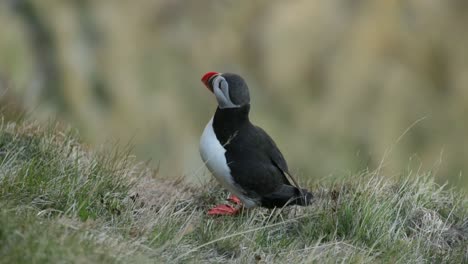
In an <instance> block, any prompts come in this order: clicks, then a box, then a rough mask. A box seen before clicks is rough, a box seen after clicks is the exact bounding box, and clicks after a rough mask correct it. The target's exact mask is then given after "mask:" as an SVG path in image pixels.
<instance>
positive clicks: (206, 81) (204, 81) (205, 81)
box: [201, 72, 219, 91]
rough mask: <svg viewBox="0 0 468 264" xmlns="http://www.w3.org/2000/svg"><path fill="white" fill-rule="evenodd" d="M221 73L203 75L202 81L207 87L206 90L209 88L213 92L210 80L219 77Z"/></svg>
mask: <svg viewBox="0 0 468 264" xmlns="http://www.w3.org/2000/svg"><path fill="white" fill-rule="evenodd" d="M218 74H219V73H218V72H207V73H205V74H204V75H203V77H202V78H201V81H202V83H203V84H204V85H205V86H206V88H208V89H209V90H210V91H213V90H212V89H211V87H210V85H209V83H208V82H209V81H210V79H211V78H212V77H213V76H215V75H218Z"/></svg>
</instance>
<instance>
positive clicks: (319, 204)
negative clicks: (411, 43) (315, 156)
mask: <svg viewBox="0 0 468 264" xmlns="http://www.w3.org/2000/svg"><path fill="white" fill-rule="evenodd" d="M61 131H63V130H62V129H60V128H59V127H50V128H48V129H43V128H40V127H38V126H35V125H29V124H13V123H10V124H3V125H2V126H1V127H0V245H1V246H0V262H1V263H57V262H65V263H66V262H72V263H116V262H117V263H119V262H120V263H154V262H161V263H162V262H164V263H166V262H175V263H194V262H200V263H207V262H213V263H226V262H232V263H252V262H254V263H255V262H265V263H271V262H278V263H284V262H286V261H288V262H289V263H301V262H304V263H337V262H339V263H341V262H345V263H362V262H369V263H421V262H429V263H462V262H467V261H468V253H467V252H468V248H467V244H468V203H467V199H466V195H465V194H462V193H460V192H459V191H456V190H453V189H447V188H445V187H442V186H439V185H438V184H436V183H435V182H434V179H433V177H432V176H431V174H430V173H420V172H418V173H415V174H414V175H411V176H402V177H399V178H396V177H394V178H386V177H384V176H383V175H381V174H380V172H379V171H373V172H366V173H362V174H361V175H353V176H351V177H347V178H345V179H342V180H333V181H332V180H330V181H327V180H324V181H322V182H320V184H317V183H315V184H308V185H309V186H308V187H309V188H311V189H312V190H313V192H314V194H315V198H314V203H313V205H312V206H310V207H307V208H299V207H298V208H286V209H282V210H280V209H276V210H266V209H253V210H249V211H244V212H243V213H242V214H241V215H239V216H236V217H210V216H207V215H206V214H205V212H206V210H207V209H208V208H209V207H210V206H212V205H214V204H215V203H217V202H223V200H224V197H226V193H224V192H223V191H221V190H220V188H219V187H218V186H217V185H216V184H214V183H212V184H211V183H210V184H206V185H204V186H202V187H199V186H198V187H197V186H189V185H187V184H186V183H184V181H183V180H180V179H179V180H173V181H169V180H162V179H159V178H158V177H155V173H154V172H153V171H152V170H151V169H149V168H146V167H145V166H144V164H139V163H137V162H136V161H135V160H134V158H132V156H130V155H129V154H128V151H113V152H112V151H106V150H100V151H96V150H92V149H87V148H86V147H85V146H83V145H81V144H80V143H79V141H78V140H77V136H76V135H75V134H74V133H71V132H61ZM408 174H409V173H408Z"/></svg>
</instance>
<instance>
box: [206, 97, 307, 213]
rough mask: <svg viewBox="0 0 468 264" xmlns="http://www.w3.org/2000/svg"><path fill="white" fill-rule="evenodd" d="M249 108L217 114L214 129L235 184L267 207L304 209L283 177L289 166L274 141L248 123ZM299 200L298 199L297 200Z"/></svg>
mask: <svg viewBox="0 0 468 264" xmlns="http://www.w3.org/2000/svg"><path fill="white" fill-rule="evenodd" d="M249 111H250V104H247V105H244V106H242V107H239V108H227V109H220V108H218V109H217V110H216V114H215V116H214V119H213V128H214V131H215V134H216V137H217V138H218V140H219V141H220V143H221V144H222V145H223V146H224V148H225V149H226V153H225V155H226V160H227V163H228V166H229V168H230V169H231V175H232V177H233V178H234V181H235V182H236V183H237V184H238V185H239V186H240V187H241V189H242V190H244V191H245V195H247V196H249V197H252V198H256V199H259V200H260V201H261V205H262V206H264V207H268V208H272V207H275V206H276V207H282V206H284V205H285V204H286V203H291V204H300V205H305V204H307V203H308V201H309V200H310V196H311V194H310V193H308V192H307V194H309V195H310V196H308V195H307V194H306V199H305V200H304V198H301V199H299V198H300V191H299V190H298V189H297V188H296V187H294V186H292V185H291V183H290V182H289V180H288V179H287V178H286V176H285V175H284V172H287V173H289V172H288V165H287V163H286V161H285V159H284V157H283V155H282V154H281V152H280V151H279V149H278V147H277V146H276V144H275V143H274V141H273V140H272V139H271V138H270V136H268V134H267V133H266V132H265V131H264V130H263V129H261V128H259V127H257V126H254V125H253V124H252V123H251V122H250V120H249ZM295 198H298V199H295Z"/></svg>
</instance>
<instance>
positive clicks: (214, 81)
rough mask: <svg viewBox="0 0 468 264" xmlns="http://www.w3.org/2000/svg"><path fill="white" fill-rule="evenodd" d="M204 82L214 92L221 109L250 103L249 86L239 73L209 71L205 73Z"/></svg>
mask: <svg viewBox="0 0 468 264" xmlns="http://www.w3.org/2000/svg"><path fill="white" fill-rule="evenodd" d="M202 82H203V83H204V84H205V86H206V87H207V88H208V89H209V90H210V91H211V92H213V93H214V95H215V96H216V100H217V101H218V106H219V108H221V109H224V108H238V107H242V106H244V105H247V104H249V103H250V95H249V87H248V86H247V84H246V83H245V81H244V79H243V78H242V77H240V76H239V75H237V74H234V73H217V72H208V73H206V74H205V75H203V78H202Z"/></svg>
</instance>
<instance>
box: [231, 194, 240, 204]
mask: <svg viewBox="0 0 468 264" xmlns="http://www.w3.org/2000/svg"><path fill="white" fill-rule="evenodd" d="M228 200H229V201H231V202H233V203H235V204H237V205H241V204H242V202H241V200H240V199H239V197H237V196H235V195H233V194H231V195H230V196H229V198H228Z"/></svg>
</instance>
